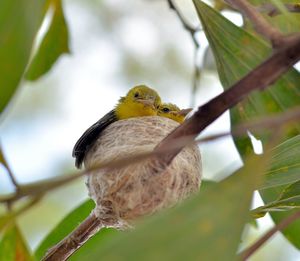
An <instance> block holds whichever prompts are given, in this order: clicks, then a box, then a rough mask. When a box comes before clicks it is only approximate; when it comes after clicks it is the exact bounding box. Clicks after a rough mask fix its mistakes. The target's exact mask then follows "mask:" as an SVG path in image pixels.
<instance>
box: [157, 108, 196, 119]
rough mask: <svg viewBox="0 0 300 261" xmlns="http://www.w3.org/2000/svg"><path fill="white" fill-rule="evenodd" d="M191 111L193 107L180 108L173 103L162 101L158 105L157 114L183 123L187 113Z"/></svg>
mask: <svg viewBox="0 0 300 261" xmlns="http://www.w3.org/2000/svg"><path fill="white" fill-rule="evenodd" d="M191 111H192V109H183V110H180V109H179V108H178V107H177V106H176V105H175V104H173V103H162V104H161V105H160V106H159V107H158V112H157V115H158V116H161V117H165V118H169V119H171V120H174V121H177V122H178V123H182V122H184V119H185V117H186V115H187V114H188V113H189V112H191Z"/></svg>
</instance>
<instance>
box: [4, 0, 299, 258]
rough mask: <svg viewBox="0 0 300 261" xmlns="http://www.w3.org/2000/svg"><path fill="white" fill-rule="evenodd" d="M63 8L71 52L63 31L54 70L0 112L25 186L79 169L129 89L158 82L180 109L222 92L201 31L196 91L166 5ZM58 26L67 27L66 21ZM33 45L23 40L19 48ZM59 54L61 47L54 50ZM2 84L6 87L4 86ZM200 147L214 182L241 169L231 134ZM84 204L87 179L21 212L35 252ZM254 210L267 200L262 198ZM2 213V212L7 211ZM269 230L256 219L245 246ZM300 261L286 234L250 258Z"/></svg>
mask: <svg viewBox="0 0 300 261" xmlns="http://www.w3.org/2000/svg"><path fill="white" fill-rule="evenodd" d="M32 2H33V1H32ZM177 2H178V6H179V7H180V10H181V11H182V13H183V14H184V15H185V17H187V19H188V20H189V21H190V22H191V24H193V25H194V26H198V25H199V19H198V18H197V14H196V11H195V7H194V6H193V3H192V2H191V1H189V0H184V1H177ZM63 7H64V9H63V10H64V13H65V18H66V22H67V26H68V30H69V47H68V46H67V45H66V41H67V39H61V37H60V34H58V35H57V36H56V35H54V39H56V43H57V44H58V45H60V46H61V48H62V50H63V51H64V52H65V54H64V55H62V56H61V57H60V58H59V59H58V61H57V62H56V63H55V64H54V66H53V67H52V68H51V69H50V71H49V72H48V73H47V74H45V75H43V76H42V77H40V78H38V79H37V80H35V81H29V80H24V81H23V82H22V84H21V86H20V87H19V88H18V90H17V91H16V93H15V95H14V97H13V99H12V101H11V102H10V104H9V106H8V107H7V108H6V110H5V112H4V114H3V115H1V122H0V139H1V145H2V149H3V152H4V153H5V156H6V159H7V162H8V163H9V165H10V167H11V169H12V172H13V173H14V174H15V176H16V178H17V180H18V181H19V182H20V183H27V182H32V181H37V180H42V179H44V178H49V177H54V176H58V175H65V174H68V173H70V172H75V171H76V170H75V167H74V159H73V158H72V157H71V151H72V148H73V145H74V144H75V142H76V140H77V139H78V137H79V136H80V135H81V134H82V132H83V131H84V130H85V129H86V128H87V127H88V126H90V125H91V124H92V123H94V122H95V121H96V120H98V119H99V118H100V117H102V115H104V114H105V113H106V112H108V111H109V110H111V109H112V107H113V106H114V104H115V103H116V101H117V100H118V98H119V97H120V96H122V95H124V94H125V93H126V91H127V90H128V88H130V87H131V86H134V85H137V84H141V83H144V84H147V85H149V86H152V87H153V88H155V89H156V90H157V91H158V92H159V93H160V94H161V96H162V97H163V99H164V100H166V101H170V102H174V103H176V104H178V105H179V106H180V107H182V108H184V107H188V106H190V104H196V105H200V104H203V103H204V102H206V101H208V100H209V99H211V98H212V97H214V96H215V95H216V94H218V93H220V92H221V91H222V90H223V89H222V87H221V84H220V82H219V80H218V74H217V71H216V67H215V64H214V59H213V57H212V53H211V51H208V49H207V46H208V42H207V40H206V38H205V35H204V33H203V31H200V32H199V33H197V35H196V38H197V41H198V42H199V44H200V48H199V50H198V52H197V63H198V64H199V65H201V77H200V80H199V81H198V89H197V91H196V93H193V92H192V80H193V72H194V60H193V59H194V44H193V41H192V38H191V37H190V35H189V34H188V32H187V31H185V30H184V28H183V27H182V24H181V23H180V21H179V19H178V17H177V16H176V14H175V13H174V12H172V10H170V8H169V6H168V4H167V2H166V1H163V0H156V1H147V0H144V1H140V0H129V1H121V0H91V1H83V0H65V1H64V2H63ZM57 8H58V9H59V7H57ZM25 9H26V8H24V10H25ZM58 9H57V10H58ZM19 12H20V13H19V16H21V17H22V16H23V15H25V14H24V13H23V12H22V6H21V7H20V11H19ZM39 13H41V12H39ZM54 13H55V12H54V9H52V10H50V11H48V13H47V15H46V19H45V20H44V22H43V25H42V28H41V29H40V31H39V35H38V37H37V41H36V43H35V44H36V46H38V45H39V44H40V42H39V41H41V39H42V38H43V36H45V34H47V33H49V32H51V31H50V29H51V28H49V25H50V21H51V16H53V14H54ZM1 15H3V13H1V12H0V21H1V19H2V17H1ZM16 15H17V14H16ZM26 15H28V14H26ZM223 15H224V16H226V17H228V18H229V19H230V20H231V21H233V22H234V23H235V24H237V25H241V24H242V18H241V16H240V15H239V14H237V13H235V12H232V11H225V12H223ZM32 16H33V17H35V15H32ZM36 16H38V11H36ZM36 19H38V17H36ZM60 22H61V24H60V26H62V25H63V24H64V21H60ZM25 44H27V43H23V42H21V43H20V46H16V50H18V49H20V48H22V45H25ZM51 52H52V54H53V53H55V52H57V50H55V49H53V50H52V49H51ZM0 53H1V52H0ZM41 73H42V71H41ZM36 78H37V75H34V73H32V72H30V71H29V72H28V74H27V79H36ZM0 83H1V81H0ZM2 88H3V87H2V86H0V90H1V89H2ZM1 99H2V98H1ZM229 129H230V121H229V113H225V114H224V115H223V116H222V117H221V118H219V119H218V120H217V121H216V122H215V123H214V124H212V125H211V126H210V127H209V128H207V130H205V131H204V132H203V134H201V136H205V135H209V134H216V133H221V132H224V131H229ZM256 142H257V145H256V146H255V148H256V149H257V150H258V151H259V150H260V146H261V145H260V143H259V141H256ZM200 150H201V153H202V157H203V167H204V178H206V179H211V180H220V179H222V178H224V177H226V176H227V175H229V174H230V173H232V172H233V171H234V170H236V169H238V168H239V167H240V166H241V165H242V163H241V159H240V157H239V154H238V152H237V150H236V148H235V146H234V143H233V140H232V138H231V137H225V138H222V139H218V140H216V141H214V142H210V143H206V144H203V145H201V146H200ZM13 189H14V188H13V186H12V184H11V183H10V180H9V178H8V175H7V172H6V170H5V168H4V167H3V166H1V165H0V191H1V194H4V193H10V192H13ZM85 199H87V190H86V188H85V182H84V178H82V179H79V180H76V181H75V182H73V183H71V184H69V185H67V186H64V187H62V188H59V189H57V190H55V191H54V192H50V193H48V194H47V195H46V196H45V197H44V198H43V199H42V200H41V201H40V202H39V203H38V204H37V205H35V206H34V207H33V208H31V209H29V210H28V211H27V212H26V213H24V214H23V215H22V216H20V217H19V218H18V224H19V227H20V230H21V232H22V233H23V235H24V237H25V239H26V241H27V242H28V244H29V246H30V248H31V249H35V248H36V247H37V245H38V244H39V243H40V242H41V240H42V239H43V238H44V237H45V236H46V235H47V234H48V233H49V231H50V230H52V228H53V227H54V226H55V225H56V224H57V223H58V222H59V221H60V220H61V219H62V218H63V217H64V216H65V215H66V214H67V213H68V212H70V210H72V209H73V208H74V207H76V206H77V205H78V204H79V203H80V202H83V201H84V200H85ZM253 204H254V205H255V206H258V205H261V204H262V202H261V199H260V197H259V196H258V194H256V195H255V197H254V203H253ZM0 207H1V208H0V214H1V213H2V214H3V213H4V212H5V208H4V207H3V206H0ZM271 225H272V221H271V219H270V217H269V216H268V215H266V217H264V218H262V219H260V220H258V228H254V227H251V226H249V227H247V229H246V230H245V232H244V234H245V235H244V241H245V244H247V245H248V244H249V242H253V241H255V239H257V238H258V237H259V235H261V234H262V232H263V231H266V230H267V229H268V228H269V227H271ZM299 259H300V253H299V251H298V250H296V249H295V248H294V247H293V246H292V245H291V244H289V243H288V242H287V241H286V239H284V238H283V236H282V235H280V234H278V235H276V237H275V238H274V239H272V240H271V241H270V242H269V243H268V244H267V245H266V246H265V247H263V248H262V249H260V250H259V251H258V252H257V253H256V254H255V255H254V256H253V257H252V258H251V260H276V261H279V260H299Z"/></svg>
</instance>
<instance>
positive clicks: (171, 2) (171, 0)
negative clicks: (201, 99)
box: [167, 0, 200, 107]
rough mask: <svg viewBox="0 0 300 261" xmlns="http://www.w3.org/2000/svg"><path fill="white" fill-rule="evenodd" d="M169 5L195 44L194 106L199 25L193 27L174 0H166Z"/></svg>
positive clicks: (192, 103)
mask: <svg viewBox="0 0 300 261" xmlns="http://www.w3.org/2000/svg"><path fill="white" fill-rule="evenodd" d="M167 1H168V4H169V7H170V8H171V9H172V10H174V12H175V13H176V14H177V16H178V18H179V20H180V21H181V23H182V25H183V27H184V29H186V30H187V31H188V32H189V33H190V35H191V37H192V39H193V42H194V45H195V50H194V75H193V83H192V96H191V106H192V107H194V105H195V97H196V92H197V90H198V82H199V78H200V66H199V64H198V61H197V60H198V59H197V58H198V52H199V49H200V44H199V42H198V41H197V38H196V33H197V32H199V31H200V26H198V27H194V26H193V25H192V24H191V23H190V22H188V20H187V19H186V18H185V17H184V15H183V14H182V13H181V11H180V10H179V8H178V6H177V5H176V4H175V1H174V0H167Z"/></svg>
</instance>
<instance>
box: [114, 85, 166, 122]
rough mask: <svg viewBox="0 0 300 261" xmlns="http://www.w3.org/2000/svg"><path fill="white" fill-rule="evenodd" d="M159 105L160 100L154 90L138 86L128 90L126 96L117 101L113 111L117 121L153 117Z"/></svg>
mask: <svg viewBox="0 0 300 261" xmlns="http://www.w3.org/2000/svg"><path fill="white" fill-rule="evenodd" d="M160 104H161V99H160V97H159V95H158V93H157V92H156V91H155V90H153V89H151V88H149V87H147V86H145V85H139V86H136V87H133V88H132V89H130V90H129V92H128V93H127V95H126V96H125V97H122V98H121V99H120V100H119V103H118V105H117V106H116V109H115V110H116V114H117V117H118V118H119V119H128V118H133V117H141V116H155V115H157V108H158V107H159V105H160Z"/></svg>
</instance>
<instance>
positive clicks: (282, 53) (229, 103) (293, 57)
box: [0, 34, 300, 202]
mask: <svg viewBox="0 0 300 261" xmlns="http://www.w3.org/2000/svg"><path fill="white" fill-rule="evenodd" d="M299 59H300V34H297V35H293V36H291V37H289V38H288V40H287V41H286V44H285V45H284V46H282V47H281V48H280V49H278V50H276V51H275V52H274V53H273V54H272V55H271V57H270V58H268V59H267V60H266V61H265V62H263V63H262V64H260V65H259V66H257V67H256V68H255V69H254V70H252V71H251V72H249V73H248V74H247V75H246V76H245V77H244V78H242V79H241V80H240V81H238V82H237V83H235V84H234V85H233V86H232V87H231V88H230V89H228V90H227V91H225V92H223V93H221V94H220V95H218V96H217V97H215V98H214V99H212V100H211V101H209V102H207V103H206V104H204V105H203V106H200V107H199V108H198V111H197V112H196V113H195V114H194V115H193V116H192V117H191V118H190V119H188V120H187V121H185V122H184V123H183V124H182V125H180V126H179V127H178V128H177V129H175V130H174V131H173V132H172V133H171V134H170V135H168V136H167V137H166V138H165V139H164V140H163V141H162V142H161V143H160V144H159V145H158V146H157V147H156V149H155V150H154V152H153V153H147V154H143V155H140V156H138V157H135V158H134V159H123V160H119V161H117V162H110V163H108V164H106V165H103V166H95V168H93V169H90V170H86V171H84V172H81V173H78V174H75V175H70V176H63V177H60V178H55V179H51V180H45V181H41V182H35V183H32V184H29V185H23V186H22V188H21V189H20V191H19V193H14V194H12V195H8V196H2V197H0V202H13V201H16V200H18V199H20V198H22V197H26V196H28V195H36V194H40V193H43V192H45V191H49V190H51V189H54V188H57V187H59V186H62V185H64V184H66V183H68V182H70V181H72V180H75V179H76V178H79V177H82V176H84V175H88V174H89V172H90V171H92V170H96V169H99V168H102V169H103V168H108V169H109V168H118V167H123V166H127V165H128V164H131V163H135V162H138V161H141V160H144V159H146V158H149V157H150V156H157V155H159V157H158V156H157V158H159V162H160V164H161V162H162V161H164V160H166V161H165V162H166V163H168V162H169V163H170V162H171V161H172V159H173V158H174V157H175V156H176V155H177V154H178V153H179V152H180V150H181V149H182V147H184V146H185V145H186V144H188V143H190V142H193V141H194V139H195V137H196V136H197V135H198V134H199V133H200V132H201V131H202V130H204V129H205V128H206V127H207V126H208V125H209V124H210V123H212V122H213V121H214V120H215V119H217V118H218V117H219V116H221V115H222V114H223V113H224V112H225V111H226V110H228V109H230V108H231V107H233V106H234V105H236V104H237V103H238V102H240V101H241V100H242V99H243V98H244V97H246V96H247V95H249V94H250V93H251V92H252V91H255V90H262V89H264V88H266V87H267V86H268V85H270V84H271V83H273V82H274V81H275V80H276V79H277V78H279V77H280V76H281V75H282V74H283V73H284V72H286V71H287V70H288V69H289V68H290V67H291V66H292V65H293V64H295V63H296V62H297V61H298V60H299ZM182 137H185V139H184V141H185V142H182V144H181V146H176V147H175V146H173V142H174V143H175V144H176V140H177V139H179V138H182ZM169 148H174V150H173V151H172V153H169V154H167V156H164V155H165V154H166V151H169ZM159 162H158V163H159ZM164 165H165V164H164Z"/></svg>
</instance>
